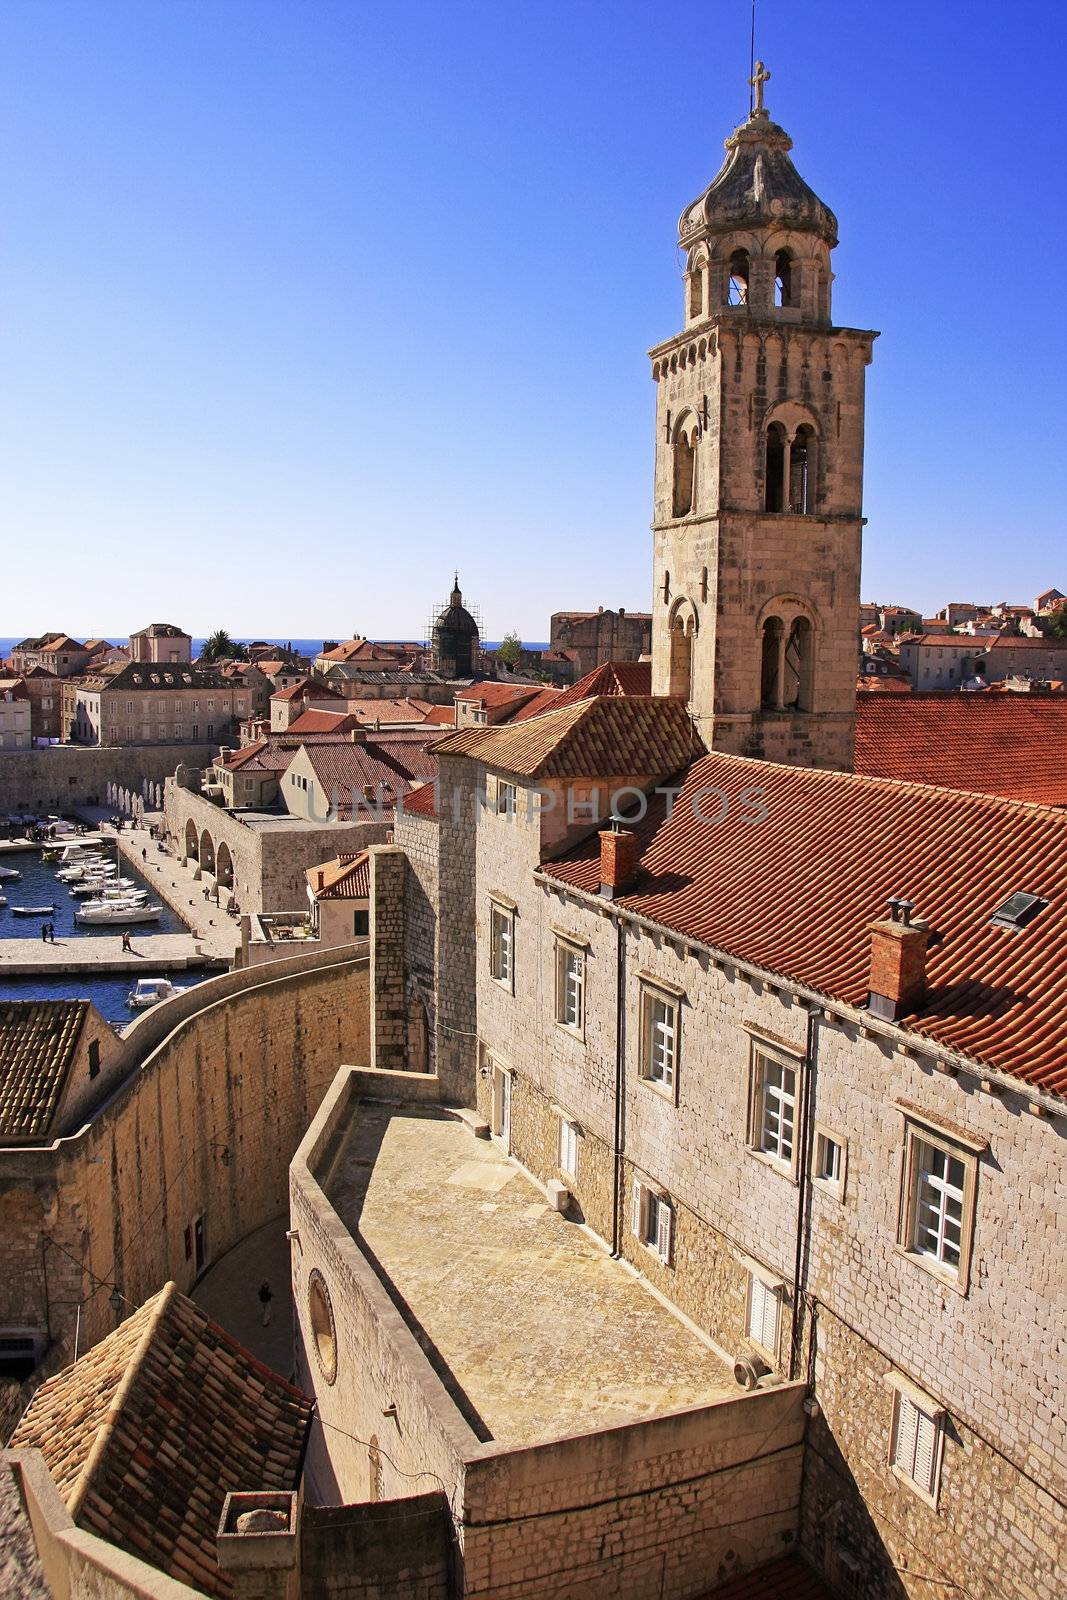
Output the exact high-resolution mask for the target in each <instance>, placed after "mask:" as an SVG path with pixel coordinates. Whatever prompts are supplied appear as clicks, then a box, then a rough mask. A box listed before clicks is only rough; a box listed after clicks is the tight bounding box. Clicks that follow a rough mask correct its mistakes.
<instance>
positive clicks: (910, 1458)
mask: <svg viewBox="0 0 1067 1600" xmlns="http://www.w3.org/2000/svg"><path fill="white" fill-rule="evenodd" d="M918 1429H919V1412H918V1410H917V1408H916V1407H915V1406H914V1405H913V1404H912V1402H911V1401H910V1400H909V1399H908V1397H907V1395H906V1394H898V1395H897V1423H896V1436H895V1438H894V1440H893V1464H894V1466H897V1467H900V1469H901V1471H903V1472H906V1473H907V1475H908V1477H909V1478H911V1477H914V1475H915V1441H916V1436H917V1434H918Z"/></svg>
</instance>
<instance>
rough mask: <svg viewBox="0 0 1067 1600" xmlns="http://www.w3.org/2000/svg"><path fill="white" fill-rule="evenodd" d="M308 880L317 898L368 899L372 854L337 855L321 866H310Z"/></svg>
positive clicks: (363, 852) (364, 852) (364, 851)
mask: <svg viewBox="0 0 1067 1600" xmlns="http://www.w3.org/2000/svg"><path fill="white" fill-rule="evenodd" d="M307 881H308V884H309V885H310V887H311V890H312V893H313V894H314V896H315V898H316V900H366V899H367V898H368V897H369V895H370V856H369V855H368V854H367V852H366V850H361V851H360V852H359V854H358V855H344V856H336V857H335V858H334V860H333V861H324V862H323V864H322V866H321V867H308V869H307Z"/></svg>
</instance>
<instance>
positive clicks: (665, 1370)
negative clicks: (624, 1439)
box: [328, 1105, 738, 1446]
mask: <svg viewBox="0 0 1067 1600" xmlns="http://www.w3.org/2000/svg"><path fill="white" fill-rule="evenodd" d="M332 1174H333V1175H332V1177H331V1179H330V1182H329V1185H328V1193H329V1198H330V1203H331V1204H332V1205H333V1207H334V1208H335V1210H336V1211H337V1213H338V1215H339V1216H340V1217H341V1218H342V1220H343V1221H344V1222H345V1224H346V1226H347V1227H348V1228H349V1229H350V1231H351V1232H352V1234H353V1236H356V1237H358V1239H361V1240H364V1241H365V1242H366V1244H367V1246H368V1247H369V1252H370V1254H371V1256H372V1258H373V1261H374V1262H375V1263H376V1266H377V1270H378V1271H379V1272H380V1273H381V1274H382V1275H383V1277H385V1279H386V1282H387V1283H388V1284H391V1285H392V1292H393V1298H394V1299H395V1300H398V1301H399V1303H400V1304H401V1305H403V1306H405V1307H406V1308H407V1310H406V1315H407V1316H408V1317H409V1319H410V1318H414V1319H415V1320H416V1321H417V1323H418V1325H419V1326H420V1327H421V1328H422V1329H423V1330H424V1332H425V1334H426V1336H427V1338H428V1339H429V1341H430V1342H431V1343H432V1345H433V1347H434V1348H435V1350H436V1351H437V1353H438V1356H439V1358H440V1360H441V1361H442V1362H443V1363H445V1364H446V1365H447V1367H448V1369H449V1371H450V1372H451V1374H452V1376H453V1378H454V1379H455V1380H456V1382H457V1383H458V1384H459V1385H460V1387H461V1388H462V1389H463V1391H464V1394H465V1395H466V1398H467V1400H468V1402H469V1403H470V1405H471V1407H472V1408H473V1409H474V1410H475V1411H476V1412H477V1414H478V1416H479V1418H480V1419H481V1421H482V1423H483V1424H484V1425H485V1427H486V1429H487V1430H488V1431H489V1433H490V1434H491V1436H492V1437H493V1438H494V1439H495V1440H497V1441H498V1442H499V1443H501V1444H507V1445H513V1446H515V1445H527V1444H535V1443H540V1442H542V1441H544V1440H548V1439H554V1438H560V1437H562V1436H565V1435H569V1434H573V1433H582V1432H585V1431H587V1430H589V1429H594V1428H606V1427H612V1426H614V1425H616V1424H619V1423H623V1422H632V1421H637V1420H638V1419H641V1418H646V1417H651V1416H657V1415H660V1414H662V1413H663V1412H668V1411H675V1410H679V1409H681V1408H682V1407H686V1406H698V1405H706V1404H708V1403H709V1402H711V1401H713V1400H717V1399H722V1398H725V1397H731V1398H733V1397H736V1395H737V1392H738V1391H737V1385H736V1383H735V1382H734V1378H733V1373H732V1371H730V1370H728V1369H727V1368H726V1366H725V1365H724V1364H723V1362H722V1361H720V1360H719V1358H718V1356H717V1355H716V1354H715V1353H714V1351H713V1350H712V1349H711V1347H710V1345H709V1344H706V1343H705V1342H704V1341H703V1340H702V1339H700V1338H699V1337H698V1336H697V1334H696V1333H695V1332H693V1331H692V1330H691V1329H690V1328H689V1327H688V1326H687V1325H686V1324H685V1323H684V1322H682V1321H681V1319H680V1318H679V1317H677V1316H675V1315H674V1314H673V1312H672V1311H671V1310H670V1309H669V1308H668V1307H667V1306H666V1305H665V1304H664V1302H663V1301H661V1300H659V1299H658V1298H657V1297H656V1296H655V1295H653V1294H652V1293H651V1292H650V1290H649V1288H648V1286H647V1284H645V1283H644V1281H643V1280H642V1279H641V1278H639V1277H638V1276H637V1275H636V1274H635V1273H633V1272H632V1271H630V1269H629V1268H627V1267H625V1266H624V1265H623V1264H622V1263H621V1262H619V1261H614V1260H612V1258H611V1256H610V1255H609V1254H608V1252H607V1251H606V1250H605V1249H604V1247H603V1246H602V1245H601V1244H599V1243H598V1242H597V1241H596V1240H594V1239H593V1238H592V1236H591V1235H590V1234H588V1233H587V1232H585V1231H584V1230H583V1229H582V1228H580V1227H579V1226H577V1225H576V1224H575V1223H573V1222H568V1221H566V1219H565V1218H563V1217H561V1216H560V1215H559V1213H558V1212H556V1211H554V1210H553V1209H552V1208H551V1207H550V1206H549V1205H548V1204H547V1202H546V1200H545V1197H544V1195H543V1193H542V1192H541V1191H540V1190H539V1189H537V1188H536V1187H535V1186H534V1184H533V1183H531V1182H530V1180H529V1178H528V1177H527V1176H526V1175H525V1173H523V1172H522V1170H521V1169H520V1168H519V1167H518V1165H517V1164H516V1163H515V1162H514V1161H511V1160H509V1159H508V1158H507V1157H506V1156H505V1155H504V1154H503V1153H502V1152H501V1151H500V1150H499V1149H498V1148H497V1147H496V1146H495V1145H493V1144H489V1143H487V1142H485V1141H483V1140H480V1139H476V1138H474V1137H473V1135H472V1134H471V1133H470V1131H469V1130H468V1129H467V1127H466V1126H465V1125H464V1124H463V1123H462V1122H459V1121H457V1120H455V1119H454V1118H451V1117H448V1116H446V1115H445V1114H444V1113H443V1112H437V1111H425V1112H423V1113H421V1114H420V1113H414V1112H411V1111H407V1110H405V1111H398V1110H395V1109H391V1108H389V1107H382V1106H372V1105H364V1106H361V1107H360V1108H359V1111H358V1113H357V1114H356V1116H355V1117H354V1118H353V1121H352V1125H351V1128H350V1130H349V1132H348V1134H347V1136H346V1138H345V1140H344V1143H343V1144H342V1146H341V1149H340V1151H339V1153H338V1156H337V1160H336V1162H335V1163H334V1165H333V1168H332Z"/></svg>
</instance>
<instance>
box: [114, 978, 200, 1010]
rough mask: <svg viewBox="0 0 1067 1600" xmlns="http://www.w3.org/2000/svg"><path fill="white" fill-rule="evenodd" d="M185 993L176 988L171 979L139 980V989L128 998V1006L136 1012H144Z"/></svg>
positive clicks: (132, 991)
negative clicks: (147, 1008)
mask: <svg viewBox="0 0 1067 1600" xmlns="http://www.w3.org/2000/svg"><path fill="white" fill-rule="evenodd" d="M184 993H185V990H184V989H178V988H176V987H175V985H174V984H173V983H171V981H170V979H169V978H138V980H137V987H136V988H135V989H131V990H130V992H129V994H128V995H127V996H126V1004H127V1005H128V1006H132V1007H133V1008H134V1010H135V1011H144V1010H145V1009H146V1007H148V1006H157V1005H158V1004H159V1002H160V1001H161V1000H171V999H173V997H174V996H175V995H176V994H184Z"/></svg>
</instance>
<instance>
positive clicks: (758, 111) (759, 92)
mask: <svg viewBox="0 0 1067 1600" xmlns="http://www.w3.org/2000/svg"><path fill="white" fill-rule="evenodd" d="M770 76H771V75H770V73H769V72H768V71H767V68H766V67H765V66H764V65H763V62H762V61H757V62H756V70H755V72H754V73H753V75H752V77H751V78H749V80H748V81H749V83H750V84H751V85H752V87H753V89H754V90H755V91H756V102H755V105H754V106H753V108H752V115H753V116H754V117H762V116H765V115H766V112H765V109H764V105H763V85H764V84H765V83H767V82H768V81H769V80H770Z"/></svg>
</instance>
